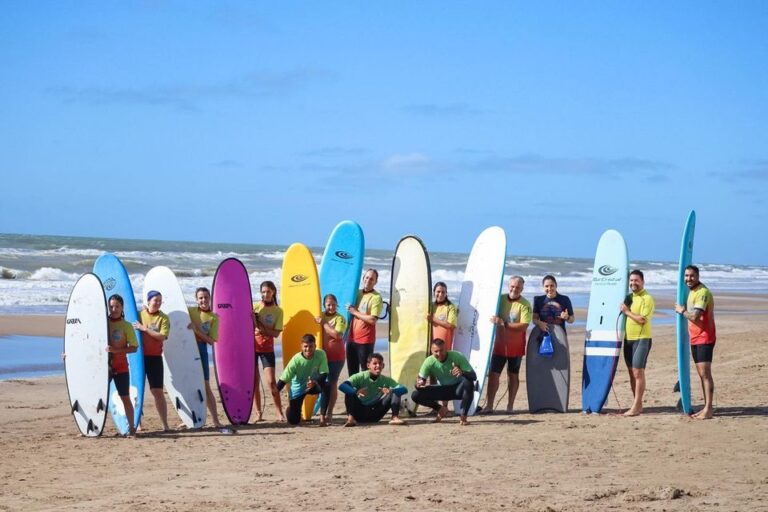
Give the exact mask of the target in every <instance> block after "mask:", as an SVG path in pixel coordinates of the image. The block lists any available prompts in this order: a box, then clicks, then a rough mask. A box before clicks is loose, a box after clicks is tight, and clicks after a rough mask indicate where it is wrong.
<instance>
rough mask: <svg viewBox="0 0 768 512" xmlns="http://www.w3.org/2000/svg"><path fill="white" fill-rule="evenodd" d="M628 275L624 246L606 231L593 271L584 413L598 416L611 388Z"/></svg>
mask: <svg viewBox="0 0 768 512" xmlns="http://www.w3.org/2000/svg"><path fill="white" fill-rule="evenodd" d="M628 274H629V261H628V257H627V244H626V243H625V242H624V238H623V237H622V236H621V234H620V233H619V232H618V231H615V230H613V229H609V230H608V231H606V232H605V233H603V236H601V237H600V241H599V242H598V244H597V252H596V253H595V265H594V267H593V269H592V288H591V290H590V294H589V310H588V312H587V336H586V340H585V342H584V371H583V376H582V386H581V410H582V411H583V412H585V413H587V412H590V413H599V412H600V410H601V409H602V408H603V405H605V400H606V399H607V398H608V393H609V392H610V390H611V385H612V384H613V377H614V375H615V374H616V366H617V365H618V362H619V355H620V354H621V344H622V341H623V340H624V315H622V314H621V313H620V309H619V308H620V306H621V304H622V303H623V302H624V299H625V297H626V295H627V280H628Z"/></svg>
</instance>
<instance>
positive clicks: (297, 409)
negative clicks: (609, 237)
mask: <svg viewBox="0 0 768 512" xmlns="http://www.w3.org/2000/svg"><path fill="white" fill-rule="evenodd" d="M377 282H378V272H377V271H376V270H374V269H368V270H367V271H366V272H365V274H364V275H363V279H362V284H363V287H362V289H360V290H359V291H358V294H357V298H356V301H355V304H350V305H347V307H346V310H347V312H348V313H349V316H350V322H349V326H348V325H347V320H346V318H345V315H343V314H342V313H340V312H339V311H338V307H339V305H338V301H337V298H336V297H335V296H334V295H332V294H328V295H326V296H325V297H323V312H322V314H321V316H319V317H317V318H316V319H315V321H316V322H317V323H318V325H319V326H320V328H321V333H322V346H323V349H322V350H321V349H318V348H317V346H316V345H317V340H316V339H315V337H314V336H313V335H312V334H306V335H304V336H303V338H302V340H301V351H300V352H299V353H297V354H296V355H294V356H293V358H292V359H291V360H290V361H289V362H288V364H287V365H286V366H285V368H284V369H283V371H282V373H281V374H280V376H279V377H277V375H276V372H275V366H276V358H275V348H274V347H275V338H277V337H279V336H280V333H281V331H282V330H283V312H282V309H281V308H280V306H279V305H278V303H277V288H276V287H275V284H274V283H273V282H272V281H264V282H263V283H261V285H260V287H259V291H260V294H261V300H260V301H258V302H256V303H254V304H253V314H254V357H255V360H256V371H257V376H256V379H255V389H254V405H255V408H256V411H255V421H257V422H258V421H262V420H263V412H264V404H263V403H262V394H261V388H260V386H261V384H260V381H261V378H260V375H259V374H260V365H261V371H263V375H264V386H265V388H266V389H267V390H269V392H270V394H271V396H272V400H273V402H274V405H275V408H276V411H277V420H278V421H280V422H288V423H289V424H293V425H295V424H298V423H299V422H300V421H301V409H302V405H303V402H304V399H305V398H306V396H307V395H318V394H319V395H320V399H319V402H320V404H319V412H320V425H321V426H325V425H328V424H330V423H331V422H332V415H333V410H334V407H335V404H336V401H337V398H338V391H341V392H342V393H343V394H344V404H345V407H346V412H347V418H346V422H345V423H344V426H347V427H352V426H355V425H356V424H358V423H369V422H378V421H380V420H381V419H382V418H383V417H384V416H385V415H386V414H387V412H390V413H391V419H390V423H391V424H393V425H401V424H404V423H405V420H403V419H402V418H401V417H400V409H401V397H402V396H403V395H405V394H406V393H407V392H408V389H407V386H408V385H410V384H413V385H414V386H415V389H414V391H413V393H412V395H411V399H412V400H413V402H414V403H416V404H419V405H423V406H425V407H427V408H430V409H432V410H433V411H434V414H435V421H438V422H439V421H441V420H442V419H443V418H444V417H445V416H446V415H447V414H448V411H449V410H448V401H451V400H457V401H459V403H460V406H459V407H460V408H459V410H458V411H457V412H458V415H459V416H460V422H461V424H462V425H467V424H469V421H468V412H469V409H470V406H471V403H472V400H473V397H474V390H475V387H476V381H477V377H478V376H477V375H476V373H475V371H474V370H473V369H472V367H471V365H470V364H469V362H468V361H467V358H466V357H465V356H464V355H463V354H462V353H460V352H458V351H454V350H451V349H452V344H453V335H454V330H455V328H456V324H457V320H458V310H457V308H456V306H455V305H454V304H453V303H451V301H450V300H449V298H448V288H447V286H446V284H445V283H443V282H438V283H436V284H435V285H434V288H433V293H434V302H433V304H432V307H431V309H430V312H429V314H428V315H427V320H428V321H429V322H430V323H431V327H432V341H431V344H430V355H429V356H427V357H426V359H425V360H424V362H423V364H422V365H421V368H420V369H419V374H418V378H417V380H416V382H415V383H399V382H396V381H395V380H393V379H392V378H390V377H388V376H386V375H384V374H383V373H382V371H383V370H384V367H385V364H384V358H383V356H382V355H381V354H379V353H376V352H374V343H375V341H376V322H377V321H378V320H379V316H380V315H381V313H382V309H383V304H384V302H383V300H382V297H381V295H380V294H379V293H378V292H377V291H376V290H375V286H376V284H377ZM685 283H686V285H687V287H688V288H689V295H688V301H687V303H686V304H676V305H675V311H676V312H677V313H678V314H680V315H683V316H684V317H685V318H686V320H687V321H688V331H689V335H690V343H691V352H692V356H693V360H694V362H695V364H696V370H697V372H698V374H699V377H700V379H701V383H702V389H703V392H704V407H703V408H702V409H701V410H700V411H699V412H697V413H696V414H695V415H694V417H695V418H700V419H708V418H711V417H712V414H713V405H712V404H713V395H714V381H713V379H712V370H711V365H712V356H713V351H714V346H715V341H716V335H715V321H714V300H713V298H712V294H711V292H710V291H709V289H708V288H707V287H706V286H704V285H703V284H702V283H701V281H700V280H699V269H698V268H697V267H696V266H694V265H691V266H689V267H687V268H686V269H685ZM542 285H543V289H544V294H543V295H540V296H536V297H534V301H533V306H531V303H530V302H529V301H528V300H527V299H525V298H524V297H523V296H522V293H523V290H524V286H525V280H524V279H523V278H522V277H521V276H513V277H511V278H510V280H509V284H508V292H507V293H504V294H503V295H502V296H501V298H500V305H499V308H498V311H497V314H496V315H494V316H492V317H491V318H490V319H489V321H490V322H492V323H493V324H494V325H495V326H496V337H495V344H494V347H493V353H492V356H491V364H490V369H489V373H488V391H487V398H486V405H485V407H484V408H483V409H482V411H481V413H492V412H493V411H494V403H495V399H496V395H497V392H498V389H499V384H500V380H501V378H500V377H501V373H502V371H503V370H504V368H505V367H506V371H507V381H508V388H507V405H506V411H507V412H508V413H511V412H512V411H513V408H514V403H515V398H516V396H517V392H518V389H519V386H520V380H519V372H520V367H521V363H522V358H523V357H524V356H525V349H526V332H527V329H528V327H529V325H530V324H531V322H533V323H534V324H535V325H536V326H537V327H538V328H539V329H540V330H541V331H548V330H549V328H550V326H552V325H555V324H559V325H563V327H564V326H565V324H567V323H573V321H574V318H575V317H574V310H573V306H572V304H571V301H570V299H569V298H568V297H567V296H565V295H561V294H559V293H558V292H557V280H556V279H555V277H554V276H552V275H547V276H545V277H544V278H543V280H542ZM629 287H630V290H631V293H630V294H629V295H627V297H626V300H625V301H624V302H623V303H622V304H617V311H618V312H617V314H618V313H621V314H623V315H624V316H625V318H626V324H625V333H626V334H625V339H624V340H623V343H624V345H623V356H624V361H625V363H626V366H627V369H628V371H629V379H630V386H631V389H632V393H633V396H634V400H633V403H632V405H631V407H630V408H629V409H628V410H627V411H626V412H625V413H624V414H625V415H626V416H636V415H638V414H641V413H642V411H643V393H644V391H645V388H646V379H645V367H646V363H647V360H648V354H649V353H650V350H651V346H652V328H651V324H652V318H653V314H654V309H655V302H654V299H653V297H652V296H651V295H650V294H649V293H648V292H647V291H646V290H645V280H644V276H643V273H642V271H640V270H633V271H632V272H631V273H630V276H629ZM195 299H196V302H197V305H196V306H195V307H190V308H189V314H190V319H191V322H190V324H189V329H191V330H192V331H193V332H194V334H195V337H196V339H197V342H198V347H199V351H200V359H201V362H202V364H203V372H204V377H205V388H206V395H207V399H208V400H207V402H208V409H209V411H210V414H211V418H212V420H213V424H214V426H215V427H217V428H221V424H220V422H219V417H218V413H217V410H216V400H215V398H214V396H213V392H212V390H211V387H210V382H209V378H210V372H209V362H208V346H209V345H213V344H215V343H216V340H217V338H218V317H217V315H216V314H215V313H213V312H212V311H211V294H210V291H209V290H208V289H207V288H198V289H197V290H196V291H195ZM161 305H162V295H161V294H160V293H159V292H157V291H150V292H148V293H147V297H146V302H145V305H144V308H143V309H142V310H141V312H140V314H139V320H138V321H137V322H135V323H134V324H133V325H131V324H130V323H128V322H126V321H125V320H124V314H123V299H122V298H121V297H120V296H119V295H112V296H111V297H110V298H109V326H110V329H109V336H110V339H109V346H108V348H107V350H108V351H109V353H110V367H111V372H110V375H111V378H112V379H114V383H115V386H116V388H117V390H118V394H119V395H120V398H121V400H122V402H123V405H124V407H125V411H126V416H127V418H128V423H129V426H130V432H129V434H128V435H129V436H133V435H135V432H134V428H133V425H134V421H133V419H134V418H133V415H134V413H133V407H132V405H131V400H130V397H129V377H128V361H127V354H129V353H132V352H135V351H136V349H137V346H138V344H137V340H136V337H135V334H134V329H136V330H138V331H139V332H140V333H141V337H142V343H143V347H144V367H145V372H146V376H147V380H148V382H149V388H150V392H151V394H152V396H153V399H154V402H155V407H156V409H157V412H158V415H159V416H160V420H161V422H162V425H163V429H164V430H169V429H170V428H169V425H168V418H167V416H168V413H167V407H166V401H165V397H164V395H163V362H162V350H163V342H164V341H165V340H166V339H167V337H168V334H169V329H170V322H169V320H168V317H167V315H165V314H164V313H163V312H162V311H161V310H160V307H161ZM345 334H346V338H347V341H346V342H345V341H344V338H345ZM345 362H346V364H347V372H348V375H349V377H348V378H347V379H346V380H344V381H343V382H342V383H341V384H339V380H340V375H341V372H342V369H343V367H344V363H345ZM285 387H288V397H289V401H288V405H287V407H285V408H284V407H283V404H282V400H281V391H282V390H283V388H285Z"/></svg>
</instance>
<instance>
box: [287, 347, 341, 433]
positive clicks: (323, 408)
mask: <svg viewBox="0 0 768 512" xmlns="http://www.w3.org/2000/svg"><path fill="white" fill-rule="evenodd" d="M286 384H290V387H289V388H288V398H289V405H288V407H287V408H286V409H285V417H286V418H287V419H288V423H290V424H291V425H298V424H299V422H300V421H301V406H302V405H303V404H304V398H305V397H306V396H307V395H317V394H320V426H321V427H325V426H327V425H328V423H327V421H326V417H325V415H326V413H327V412H328V396H329V394H330V389H328V358H327V357H326V355H325V352H323V351H322V350H320V349H318V348H316V340H315V337H314V336H313V335H311V334H305V335H304V336H302V337H301V352H299V353H298V354H296V355H294V356H293V357H292V358H291V360H290V361H288V364H287V365H286V366H285V369H284V370H283V373H282V374H280V378H279V379H278V380H277V389H278V391H282V389H283V388H284V387H285V385H286Z"/></svg>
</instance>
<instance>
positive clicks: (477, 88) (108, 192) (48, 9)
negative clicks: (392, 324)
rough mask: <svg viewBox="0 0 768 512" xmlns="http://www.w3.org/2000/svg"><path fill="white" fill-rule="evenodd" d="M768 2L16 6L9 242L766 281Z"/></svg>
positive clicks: (3, 23) (2, 154) (0, 164)
mask: <svg viewBox="0 0 768 512" xmlns="http://www.w3.org/2000/svg"><path fill="white" fill-rule="evenodd" d="M766 27H768V3H766V2H746V1H744V2H674V3H669V2H653V1H651V2H563V3H560V2H553V3H550V2H530V3H520V2H444V1H441V2H377V3H374V2H260V3H259V2H181V1H179V2H149V1H145V2H101V1H100V2H58V1H56V2H42V1H41V2H13V3H8V4H6V5H5V6H4V8H3V16H2V17H0V77H1V78H0V119H2V121H1V122H0V173H2V183H3V187H2V189H3V192H4V193H3V197H2V200H1V201H0V232H8V233H34V234H61V235H82V236H105V237H116V238H153V239H164V240H200V241H227V242H246V243H275V244H288V243H291V242H294V241H302V242H304V243H307V244H310V245H316V246H319V245H322V244H323V243H324V241H325V239H326V238H327V236H328V234H329V233H330V231H331V229H332V228H333V226H334V225H335V224H336V223H337V222H338V221H339V220H342V219H347V218H350V219H354V220H357V221H358V222H359V223H360V224H361V225H362V226H363V228H364V229H365V232H366V239H367V244H368V246H369V247H372V248H381V249H386V248H393V247H394V246H395V244H396V243H397V240H398V239H399V238H400V237H401V236H402V235H403V234H406V233H415V234H417V235H420V236H421V237H422V238H423V239H424V241H425V242H426V244H427V246H428V247H429V248H430V249H431V250H437V251H457V252H467V251H468V250H469V249H470V247H471V245H472V241H473V240H474V238H475V236H476V235H477V234H478V233H479V232H480V231H481V230H482V229H484V228H485V227H487V226H489V225H494V224H496V225H500V226H502V227H503V228H505V230H506V231H507V236H508V239H509V244H508V245H509V248H508V252H509V254H511V255H514V254H521V255H550V256H584V257H589V256H591V255H592V254H594V247H595V245H596V242H597V240H598V238H599V237H600V234H601V233H602V232H603V231H604V230H605V229H608V228H615V229H618V230H619V231H621V232H622V233H623V234H624V236H625V238H626V240H627V243H628V246H629V251H630V257H631V258H633V259H661V260H674V259H676V258H677V253H678V250H679V239H680V235H681V231H682V225H683V222H684V220H685V216H686V215H687V212H688V210H689V209H691V208H695V209H696V211H697V214H698V226H697V238H696V250H695V258H694V259H695V260H697V261H703V262H722V263H750V264H762V265H768V243H766V236H765V229H766V228H765V226H766V223H767V221H768V203H766V199H765V196H766V193H767V192H768V37H766Z"/></svg>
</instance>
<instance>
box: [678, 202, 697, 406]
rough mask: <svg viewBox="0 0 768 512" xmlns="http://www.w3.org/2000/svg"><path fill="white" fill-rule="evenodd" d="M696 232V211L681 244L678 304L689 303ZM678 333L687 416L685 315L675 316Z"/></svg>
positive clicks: (688, 374) (688, 354)
mask: <svg viewBox="0 0 768 512" xmlns="http://www.w3.org/2000/svg"><path fill="white" fill-rule="evenodd" d="M695 230H696V211H695V210H691V212H690V213H689V214H688V218H687V219H686V221H685V227H684V228H683V239H682V241H681V243H680V265H679V267H678V270H677V295H676V301H675V302H676V303H677V304H682V305H685V304H686V303H687V302H688V286H686V284H685V267H687V266H688V265H690V264H691V263H692V262H693V235H694V231H695ZM675 330H676V332H677V373H678V383H679V385H680V405H681V407H682V409H683V412H684V413H685V414H692V413H693V406H692V404H691V346H690V340H689V338H688V320H687V319H686V318H685V317H684V316H683V315H675Z"/></svg>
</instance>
